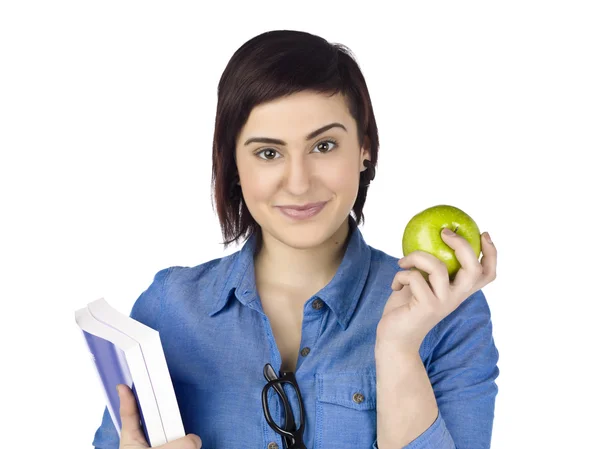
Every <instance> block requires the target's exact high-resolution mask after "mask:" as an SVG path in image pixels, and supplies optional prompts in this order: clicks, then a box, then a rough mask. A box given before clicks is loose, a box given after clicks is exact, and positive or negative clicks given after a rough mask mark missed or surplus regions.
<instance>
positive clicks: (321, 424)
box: [93, 31, 499, 449]
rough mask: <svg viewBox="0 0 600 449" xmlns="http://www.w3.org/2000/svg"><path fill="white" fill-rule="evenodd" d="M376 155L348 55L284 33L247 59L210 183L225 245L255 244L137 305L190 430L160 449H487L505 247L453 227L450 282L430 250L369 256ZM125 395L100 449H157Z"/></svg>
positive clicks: (227, 101) (179, 272)
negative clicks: (156, 335) (494, 310)
mask: <svg viewBox="0 0 600 449" xmlns="http://www.w3.org/2000/svg"><path fill="white" fill-rule="evenodd" d="M378 149H379V140H378V133H377V125H376V122H375V116H374V113H373V109H372V106H371V101H370V98H369V93H368V90H367V86H366V83H365V80H364V78H363V76H362V74H361V71H360V69H359V67H358V65H357V63H356V62H355V60H354V58H353V57H352V56H351V53H350V51H349V50H348V49H347V48H346V47H344V46H342V45H332V44H330V43H328V42H327V41H325V40H324V39H322V38H320V37H317V36H315V35H311V34H308V33H303V32H297V31H273V32H268V33H264V34H261V35H259V36H257V37H255V38H253V39H251V40H250V41H248V42H247V43H245V44H244V45H243V46H242V47H241V48H240V49H239V50H237V51H236V52H235V54H234V55H233V57H232V58H231V60H230V62H229V64H228V65H227V67H226V69H225V72H224V73H223V76H222V78H221V80H220V83H219V88H218V106H217V116H216V124H215V134H214V145H213V180H212V181H213V185H214V197H215V199H216V208H217V213H218V216H219V220H220V222H221V227H222V231H223V236H224V238H225V244H226V245H228V244H231V243H233V242H239V241H241V240H244V241H245V243H244V245H243V247H242V248H241V249H240V250H239V251H237V252H235V253H234V254H232V255H229V256H226V257H222V258H219V259H216V260H211V261H209V262H205V263H202V264H200V265H198V266H195V267H179V266H173V267H169V268H165V269H163V270H161V271H159V272H158V273H157V274H156V275H155V278H154V280H153V282H152V283H151V285H150V286H149V288H148V289H147V290H146V291H144V292H143V293H142V294H141V296H140V297H139V298H138V299H137V301H136V302H135V304H134V306H133V309H132V312H131V316H132V317H133V318H135V319H137V320H139V321H141V322H143V323H145V324H147V325H148V326H150V327H152V328H154V329H156V330H158V331H159V332H160V335H161V340H162V343H163V346H164V350H165V355H166V358H167V362H168V365H169V371H170V373H171V376H172V380H173V384H174V388H175V392H176V395H177V400H178V403H179V407H180V410H181V414H182V419H183V422H184V426H185V429H186V432H187V433H189V435H187V436H186V437H185V438H182V439H180V440H177V441H175V442H171V443H168V444H166V445H164V446H162V447H163V448H169V449H176V448H190V449H191V448H199V447H203V448H206V449H241V448H252V449H256V448H265V449H278V448H285V447H289V448H292V447H293V448H304V447H307V448H315V449H349V448H364V449H368V448H377V447H378V448H379V449H397V448H401V447H404V448H412V449H415V448H419V449H451V448H455V447H460V448H467V447H468V448H469V449H476V448H489V446H490V440H491V432H492V421H493V416H494V404H495V397H496V394H497V391H498V389H497V385H496V383H495V380H496V378H497V376H498V374H499V370H498V367H497V361H498V351H497V349H496V347H495V345H494V340H493V336H492V324H491V320H490V309H489V307H488V304H487V301H486V298H485V297H484V295H483V293H482V291H481V288H482V287H483V286H485V285H486V284H488V283H489V282H491V281H492V280H493V279H494V278H495V269H496V250H495V247H494V245H493V244H492V243H491V241H490V240H489V235H488V234H487V233H484V234H483V235H482V248H483V258H482V260H481V262H480V261H479V260H478V258H477V257H476V256H475V254H474V252H473V251H472V250H471V248H470V246H469V245H468V243H467V242H466V241H465V240H464V239H463V238H462V237H460V236H457V235H445V234H444V233H442V238H443V239H444V241H445V242H446V243H447V244H448V245H449V246H450V247H451V248H453V249H454V250H455V252H456V255H457V257H458V259H459V261H460V263H461V267H462V268H461V270H460V272H459V273H458V275H457V276H456V278H455V279H453V280H452V281H450V280H449V278H448V272H447V270H446V268H445V266H444V265H443V264H442V263H441V262H440V261H439V260H437V259H436V258H435V257H433V256H431V255H429V254H427V253H423V252H415V253H412V254H410V255H408V256H407V257H404V258H403V259H401V260H400V261H399V260H398V258H396V257H393V256H390V255H388V254H386V253H384V252H383V251H380V250H378V249H375V248H372V247H371V246H369V245H368V244H367V243H366V242H365V240H364V239H363V237H362V234H361V232H360V229H359V228H358V225H359V224H361V222H362V221H363V219H364V215H363V212H362V210H363V206H364V204H365V200H366V197H367V191H368V186H369V183H370V182H371V181H372V180H373V178H374V176H375V165H376V163H377V153H378ZM440 232H442V229H440ZM411 268H413V269H411ZM417 268H418V269H420V270H423V271H424V272H427V273H429V277H428V281H426V280H425V279H424V277H423V275H422V274H421V273H420V272H419V271H418V270H417ZM120 393H121V396H120V397H121V416H122V420H123V426H122V435H121V440H120V442H119V437H118V434H117V432H116V429H115V428H114V426H113V424H112V422H111V419H110V416H109V414H108V412H107V410H105V413H104V417H103V422H102V425H101V427H100V428H99V429H98V431H97V433H96V435H95V438H94V441H93V444H94V446H95V447H96V448H100V449H117V448H118V447H119V444H120V447H121V448H122V449H125V448H128V449H133V448H141V447H147V444H146V442H145V440H144V436H143V433H142V431H141V429H140V426H139V415H138V411H137V408H136V406H135V401H134V399H133V395H132V393H131V390H129V388H126V387H123V386H121V390H120ZM198 437H200V438H201V441H200V438H198Z"/></svg>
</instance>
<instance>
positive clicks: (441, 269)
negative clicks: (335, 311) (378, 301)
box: [377, 232, 497, 354]
mask: <svg viewBox="0 0 600 449" xmlns="http://www.w3.org/2000/svg"><path fill="white" fill-rule="evenodd" d="M441 235H442V239H443V240H444V242H446V244H447V245H448V246H450V247H451V248H452V249H453V250H454V252H455V254H456V258H457V259H458V262H459V263H460V265H461V268H460V269H459V271H458V273H456V276H455V277H454V279H453V281H452V283H450V280H449V276H448V269H447V268H446V265H445V264H444V263H443V262H442V261H441V260H439V259H438V258H436V257H435V256H433V255H431V254H429V253H426V252H423V251H414V252H412V253H410V254H408V255H407V256H406V257H403V258H402V259H400V260H399V261H398V265H400V267H401V268H404V269H405V270H401V271H399V272H398V273H397V274H396V276H395V277H394V279H393V281H392V290H393V292H392V294H391V295H390V297H389V298H388V301H387V303H386V305H385V308H384V310H383V314H382V316H381V320H380V321H379V325H378V326H377V345H378V347H380V346H385V347H391V348H393V349H394V350H395V351H402V352H406V353H411V354H418V351H419V348H420V346H421V343H422V342H423V339H424V338H425V336H426V335H427V333H428V332H429V331H430V330H431V329H432V328H433V327H434V326H435V325H436V324H437V323H439V322H440V321H441V320H442V319H444V318H445V317H446V316H448V315H449V314H450V313H452V312H453V311H454V310H455V309H456V308H457V307H458V306H459V305H460V304H461V303H462V302H463V301H464V300H465V299H467V298H468V297H469V296H471V295H472V294H473V293H475V292H476V291H478V290H480V289H481V288H483V287H484V286H485V285H487V284H489V283H490V282H492V281H493V280H494V279H495V278H496V260H497V252H496V247H495V246H494V244H493V243H491V241H488V240H487V238H486V237H489V234H487V233H483V234H482V235H481V249H482V252H483V257H482V258H481V263H480V262H479V258H478V256H476V255H475V252H474V251H473V249H472V248H471V246H470V245H469V243H468V242H467V241H466V240H465V239H464V238H463V237H461V236H459V235H457V234H453V235H449V236H447V235H446V234H444V233H443V232H442V233H441ZM412 267H414V268H416V269H413V270H409V268H412ZM419 270H422V271H423V272H425V273H428V280H427V281H426V280H425V278H424V277H423V275H422V274H421V273H420V272H419Z"/></svg>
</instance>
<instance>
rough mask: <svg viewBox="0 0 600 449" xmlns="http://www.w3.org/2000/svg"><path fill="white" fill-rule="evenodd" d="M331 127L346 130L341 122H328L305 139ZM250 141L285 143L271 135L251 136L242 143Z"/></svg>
mask: <svg viewBox="0 0 600 449" xmlns="http://www.w3.org/2000/svg"><path fill="white" fill-rule="evenodd" d="M331 128H342V129H343V130H344V131H346V132H348V130H347V129H346V127H345V126H344V125H342V124H341V123H337V122H336V123H330V124H329V125H325V126H322V127H321V128H319V129H316V130H314V131H313V132H311V133H310V134H308V135H307V136H306V140H310V139H314V138H315V137H317V136H318V135H319V134H322V133H324V132H325V131H327V130H328V129H331ZM252 142H259V143H270V144H272V145H283V146H285V145H287V143H285V142H284V141H283V140H280V139H273V138H271V137H251V138H250V139H248V140H246V142H245V143H244V145H249V144H251V143H252Z"/></svg>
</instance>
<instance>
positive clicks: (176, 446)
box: [160, 433, 202, 449]
mask: <svg viewBox="0 0 600 449" xmlns="http://www.w3.org/2000/svg"><path fill="white" fill-rule="evenodd" d="M160 447H164V448H165V449H166V448H169V449H200V448H201V447H202V440H201V439H200V437H199V436H198V435H195V434H193V433H188V434H187V435H186V436H184V437H183V438H179V439H178V440H175V441H173V442H171V443H169V444H167V445H166V446H160Z"/></svg>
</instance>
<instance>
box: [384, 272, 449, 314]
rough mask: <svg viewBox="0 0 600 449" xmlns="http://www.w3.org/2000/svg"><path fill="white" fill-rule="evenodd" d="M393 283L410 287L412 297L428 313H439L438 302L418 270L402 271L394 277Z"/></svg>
mask: <svg viewBox="0 0 600 449" xmlns="http://www.w3.org/2000/svg"><path fill="white" fill-rule="evenodd" d="M394 282H399V283H400V284H403V285H408V286H410V289H411V291H412V293H413V297H414V298H415V299H416V301H417V302H418V303H419V304H422V305H423V306H425V310H427V311H428V313H430V312H434V311H435V312H437V311H439V306H440V301H439V300H438V298H437V297H436V296H435V295H434V294H433V292H432V291H431V288H429V285H428V284H427V282H426V281H425V279H424V278H423V275H422V274H421V273H420V272H419V271H418V270H402V271H399V272H398V273H396V276H394Z"/></svg>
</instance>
